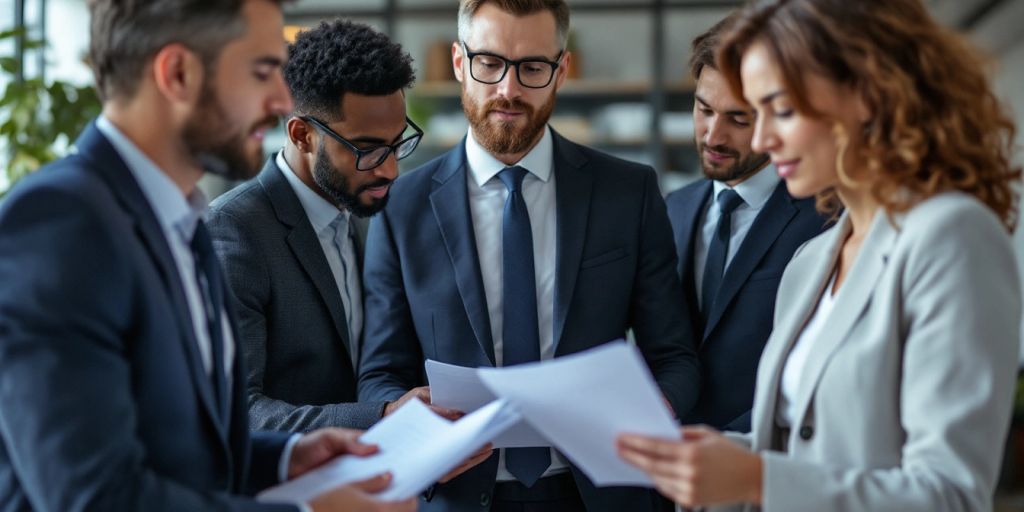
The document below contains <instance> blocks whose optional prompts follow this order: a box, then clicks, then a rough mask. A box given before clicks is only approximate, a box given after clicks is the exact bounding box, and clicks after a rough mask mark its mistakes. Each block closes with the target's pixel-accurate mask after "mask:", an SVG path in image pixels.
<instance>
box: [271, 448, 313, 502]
mask: <svg viewBox="0 0 1024 512" xmlns="http://www.w3.org/2000/svg"><path fill="white" fill-rule="evenodd" d="M301 438H302V434H293V435H292V436H291V437H289V438H288V442H287V443H285V445H284V450H281V460H280V461H279V462H278V463H277V480H278V481H279V482H284V481H286V480H288V466H289V465H290V464H291V461H292V449H293V448H295V443H297V442H299V439H301ZM302 512H309V511H308V510H303V511H302Z"/></svg>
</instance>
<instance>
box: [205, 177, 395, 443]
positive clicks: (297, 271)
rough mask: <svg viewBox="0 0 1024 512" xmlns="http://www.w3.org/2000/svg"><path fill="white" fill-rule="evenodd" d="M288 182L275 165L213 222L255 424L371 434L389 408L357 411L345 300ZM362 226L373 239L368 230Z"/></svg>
mask: <svg viewBox="0 0 1024 512" xmlns="http://www.w3.org/2000/svg"><path fill="white" fill-rule="evenodd" d="M281 173H282V170H281V169H278V167H277V165H276V164H275V163H274V158H271V159H270V160H269V161H268V162H267V164H266V166H265V167H264V168H263V171H262V172H261V173H260V174H259V176H257V177H256V178H255V179H253V180H250V181H248V182H247V183H244V184H242V185H240V186H238V187H237V188H235V189H234V190H232V191H230V192H228V193H227V194H224V195H223V196H221V197H220V198H218V199H217V200H216V201H214V202H213V204H212V205H211V207H210V215H209V221H208V225H209V228H210V233H211V234H212V235H213V242H214V247H215V248H216V249H217V253H218V254H219V255H220V257H221V259H222V260H223V262H224V268H225V270H226V272H227V276H228V281H229V282H230V284H231V288H232V290H233V291H234V294H235V298H236V300H235V305H236V310H237V311H238V318H239V347H240V348H241V350H242V352H243V354H244V356H245V361H246V366H247V367H248V369H249V375H248V390H249V419H250V421H251V423H252V425H253V427H254V428H262V429H268V430H286V431H292V432H297V431H307V430H312V429H316V428H320V427H328V426H333V427H351V428H368V427H369V426H370V425H372V424H373V423H374V422H376V421H377V420H378V419H380V417H381V414H382V413H383V409H384V402H381V401H375V402H366V403H355V402H356V401H357V395H356V372H355V369H354V368H353V364H352V360H351V356H350V355H349V349H348V347H349V344H350V343H353V341H352V340H349V339H348V326H347V324H346V322H345V309H344V306H343V305H342V301H341V294H340V293H339V292H338V288H337V286H336V284H335V281H334V277H333V275H332V274H331V269H330V266H328V264H327V258H326V257H324V253H323V249H322V248H321V246H320V242H319V240H318V239H317V235H316V233H314V232H313V226H312V225H311V224H310V222H309V218H308V217H307V216H306V212H305V210H304V209H303V208H302V204H301V203H299V199H298V197H297V196H296V195H295V191H294V190H292V188H291V185H289V183H288V181H287V180H286V179H285V177H284V175H283V174H281ZM353 224H355V226H354V227H355V228H356V230H357V233H359V234H360V238H361V239H365V233H366V224H365V222H359V221H353ZM356 254H359V255H360V257H361V255H362V248H361V247H358V248H357V250H356ZM360 264H361V262H360Z"/></svg>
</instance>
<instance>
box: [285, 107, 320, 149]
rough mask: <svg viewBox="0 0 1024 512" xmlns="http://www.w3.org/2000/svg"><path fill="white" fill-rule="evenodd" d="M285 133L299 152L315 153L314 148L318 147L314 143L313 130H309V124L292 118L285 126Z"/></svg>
mask: <svg viewBox="0 0 1024 512" xmlns="http://www.w3.org/2000/svg"><path fill="white" fill-rule="evenodd" d="M284 131H285V133H286V134H287V135H288V140H289V141H290V142H291V143H292V145H293V146H295V147H296V148H298V149H299V151H301V152H303V153H312V152H313V148H314V147H315V146H316V144H315V143H314V141H313V130H310V129H309V124H307V123H306V122H305V121H303V120H302V119H299V118H298V117H294V116H293V117H290V118H288V121H287V122H286V123H285V125H284Z"/></svg>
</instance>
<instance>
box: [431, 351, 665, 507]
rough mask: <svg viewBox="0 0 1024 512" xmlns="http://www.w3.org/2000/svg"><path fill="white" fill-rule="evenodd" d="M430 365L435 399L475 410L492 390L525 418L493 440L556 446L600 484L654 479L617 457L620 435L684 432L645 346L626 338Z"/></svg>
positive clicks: (645, 483) (644, 483)
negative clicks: (515, 357) (569, 351)
mask: <svg viewBox="0 0 1024 512" xmlns="http://www.w3.org/2000/svg"><path fill="white" fill-rule="evenodd" d="M426 368H427V378H428V379H429V381H430V398H431V401H432V402H433V403H434V404H436V405H439V406H442V407H450V408H460V409H461V410H463V411H466V412H469V411H473V410H480V409H479V407H480V405H482V404H483V403H486V402H485V400H486V399H487V397H490V398H492V399H493V398H494V397H500V398H501V399H502V400H507V401H508V403H509V404H510V405H512V406H514V407H515V408H516V410H517V411H518V412H519V414H521V415H522V418H523V421H522V422H521V423H519V424H517V425H515V426H513V427H512V428H510V429H509V430H507V431H506V432H505V434H503V435H502V436H500V437H499V438H498V439H496V440H495V443H494V444H495V447H498V448H500V447H512V446H554V447H555V448H556V449H558V450H559V452H561V453H562V454H563V455H565V456H566V457H568V458H569V460H571V461H572V462H573V464H575V465H576V467H578V468H579V469H580V470H582V471H583V472H584V473H586V475H587V477H589V478H590V480H591V481H593V482H594V484H595V485H598V486H606V485H637V486H646V487H652V486H653V485H654V483H653V482H652V481H651V479H650V478H648V477H647V475H646V474H644V473H643V472H641V471H640V470H638V469H636V468H634V467H633V466H630V465H629V464H627V463H626V462H625V461H623V460H622V459H620V458H619V456H618V454H617V453H616V450H615V438H616V437H617V436H618V435H619V434H622V433H625V432H630V433H636V434H645V435H649V436H654V437H661V438H665V439H678V438H679V427H678V425H677V424H676V422H675V419H674V418H673V415H672V413H671V412H670V411H669V408H668V405H667V404H666V403H665V401H664V398H663V395H662V394H661V391H659V390H658V386H657V384H656V383H655V382H654V377H653V376H652V375H651V372H650V371H649V370H648V369H647V365H646V363H644V360H643V357H642V356H641V355H640V351H639V350H637V349H636V347H633V346H630V345H627V344H626V343H625V342H612V343H607V344H604V345H601V346H599V347H597V348H593V349H591V350H587V351H585V352H580V353H578V354H573V355H570V356H564V357H559V358H557V359H554V360H551V361H544V362H540V363H531V364H524V365H518V366H512V367H508V368H479V369H470V368H460V367H457V366H452V365H445V364H441V363H437V362H435V361H427V365H426ZM474 374H475V375H474ZM480 384H482V386H481V385H480ZM531 436H532V437H531ZM531 442H532V443H533V444H530V443H531Z"/></svg>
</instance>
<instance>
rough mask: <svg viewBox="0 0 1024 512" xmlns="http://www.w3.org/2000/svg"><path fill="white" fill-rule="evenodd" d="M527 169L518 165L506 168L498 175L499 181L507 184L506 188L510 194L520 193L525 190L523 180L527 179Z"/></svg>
mask: <svg viewBox="0 0 1024 512" xmlns="http://www.w3.org/2000/svg"><path fill="white" fill-rule="evenodd" d="M528 172H529V171H527V170H526V169H524V168H522V167H519V166H518V165H516V166H513V167H506V168H504V169H502V171H501V172H499V173H498V179H500V180H501V182H502V183H504V184H505V188H507V189H508V191H509V192H519V191H521V190H522V188H523V179H524V178H526V173H528Z"/></svg>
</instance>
